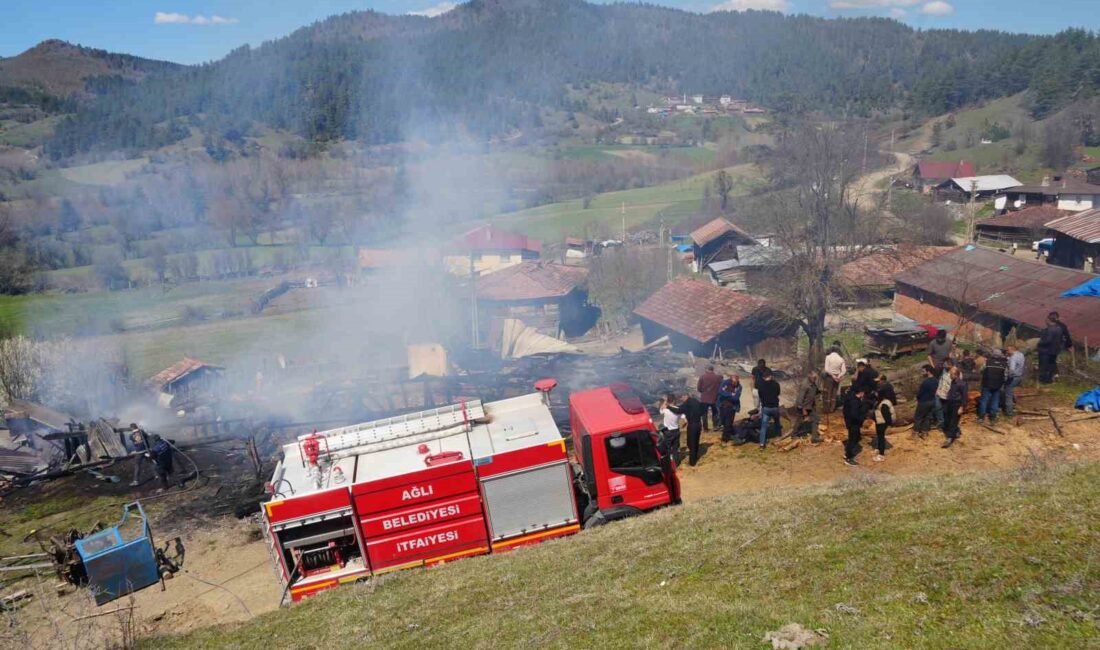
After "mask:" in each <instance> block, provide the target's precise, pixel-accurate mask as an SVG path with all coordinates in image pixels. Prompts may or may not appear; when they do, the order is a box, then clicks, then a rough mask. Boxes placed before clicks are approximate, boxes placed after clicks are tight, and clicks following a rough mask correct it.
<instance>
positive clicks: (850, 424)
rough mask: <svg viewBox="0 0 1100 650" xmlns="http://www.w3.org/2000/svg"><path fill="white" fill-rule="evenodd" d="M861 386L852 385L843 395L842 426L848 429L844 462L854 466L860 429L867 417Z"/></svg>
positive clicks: (857, 452)
mask: <svg viewBox="0 0 1100 650" xmlns="http://www.w3.org/2000/svg"><path fill="white" fill-rule="evenodd" d="M864 397H865V395H864V392H863V388H861V387H855V386H853V387H852V389H851V390H849V391H848V394H847V395H846V396H845V397H844V426H845V427H846V428H847V429H848V439H847V440H846V441H845V442H844V464H845V465H850V466H852V467H855V466H856V465H858V464H859V463H857V462H856V455H857V454H859V437H860V435H861V434H860V429H862V428H863V420H865V419H866V418H867V411H866V407H865V406H864V403H863V398H864Z"/></svg>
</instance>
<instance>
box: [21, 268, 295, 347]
mask: <svg viewBox="0 0 1100 650" xmlns="http://www.w3.org/2000/svg"><path fill="white" fill-rule="evenodd" d="M278 282H279V280H274V279H268V280H262V279H254V278H253V279H245V280H222V281H218V282H189V283H185V284H181V285H179V286H178V287H172V288H168V287H160V286H151V287H143V288H140V289H132V290H129V291H96V292H90V293H81V294H58V293H46V294H29V295H22V296H0V332H12V333H23V334H31V335H41V336H65V335H79V334H88V333H96V332H99V331H104V329H105V328H107V326H108V325H109V324H110V322H111V321H115V322H117V323H119V324H121V325H122V326H123V327H125V328H127V329H133V328H141V327H152V326H156V325H158V324H162V323H164V322H166V321H173V320H175V319H179V318H180V317H181V316H182V314H183V310H184V308H186V307H193V308H197V309H201V310H203V311H205V312H206V313H207V314H209V315H217V314H219V313H222V312H226V311H229V312H248V310H249V309H250V308H251V305H252V301H253V300H254V299H255V298H256V297H257V296H258V295H259V294H260V293H261V292H263V291H264V290H265V289H268V288H270V287H272V286H274V285H275V284H277V283H278ZM96 327H99V328H101V329H95V328H96Z"/></svg>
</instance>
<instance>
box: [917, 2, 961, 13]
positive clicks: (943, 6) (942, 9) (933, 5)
mask: <svg viewBox="0 0 1100 650" xmlns="http://www.w3.org/2000/svg"><path fill="white" fill-rule="evenodd" d="M920 12H921V13H922V14H926V15H928V16H950V15H951V14H953V13H955V7H954V5H952V4H951V3H950V2H944V1H943V0H933V2H929V3H926V4H925V5H924V6H923V7H921V8H920Z"/></svg>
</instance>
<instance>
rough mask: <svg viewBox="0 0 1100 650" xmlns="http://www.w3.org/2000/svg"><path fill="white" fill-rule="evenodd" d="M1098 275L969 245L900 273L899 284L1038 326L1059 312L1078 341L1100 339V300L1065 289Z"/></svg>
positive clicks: (897, 277) (1035, 327)
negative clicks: (1069, 293) (1068, 295)
mask: <svg viewBox="0 0 1100 650" xmlns="http://www.w3.org/2000/svg"><path fill="white" fill-rule="evenodd" d="M1093 277H1096V276H1094V275H1092V274H1091V273H1085V272H1084V271H1074V270H1072V269H1066V268H1062V267H1060V266H1054V265H1051V264H1043V263H1041V262H1035V261H1031V260H1027V259H1023V258H1019V257H1015V256H1013V255H1009V254H1007V253H1000V252H997V251H994V250H991V249H987V248H980V247H973V246H965V247H961V248H957V249H955V250H954V251H951V252H950V253H947V254H945V255H942V256H940V257H939V258H937V259H935V260H932V261H931V262H926V263H925V264H922V265H920V266H917V267H914V268H912V269H909V270H908V271H904V272H902V273H899V274H898V275H897V276H896V277H895V281H896V282H897V284H899V285H901V284H904V285H908V286H910V287H913V288H915V289H919V290H921V291H924V292H927V293H929V294H933V295H937V296H941V297H943V298H947V299H948V300H951V301H954V302H956V303H958V304H959V305H971V306H977V308H978V309H979V310H981V311H983V312H986V313H989V314H993V315H996V316H1000V317H1002V318H1006V319H1009V320H1011V321H1015V322H1018V323H1023V324H1025V325H1028V326H1030V327H1032V328H1034V329H1041V328H1042V327H1043V326H1044V324H1045V323H1046V317H1047V314H1049V313H1050V312H1052V311H1056V312H1058V314H1059V316H1060V317H1061V319H1062V322H1064V323H1065V324H1066V326H1067V327H1068V328H1069V330H1070V335H1071V336H1072V337H1073V340H1074V341H1078V342H1083V341H1084V339H1085V337H1088V339H1089V341H1090V342H1092V341H1100V300H1098V299H1096V298H1093V297H1074V298H1063V297H1061V294H1062V293H1063V292H1064V291H1066V290H1068V289H1072V288H1073V287H1076V286H1079V285H1081V284H1083V283H1084V282H1086V281H1088V280H1090V279H1091V278H1093Z"/></svg>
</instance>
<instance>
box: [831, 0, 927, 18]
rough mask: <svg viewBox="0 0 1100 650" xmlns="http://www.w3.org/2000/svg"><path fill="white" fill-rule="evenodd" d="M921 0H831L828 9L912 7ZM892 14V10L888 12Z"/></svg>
mask: <svg viewBox="0 0 1100 650" xmlns="http://www.w3.org/2000/svg"><path fill="white" fill-rule="evenodd" d="M920 3H921V0H832V2H830V3H829V8H830V9H841V10H844V9H883V8H886V7H895V8H896V7H912V6H913V5H918V4H920ZM890 13H891V15H893V12H890Z"/></svg>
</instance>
